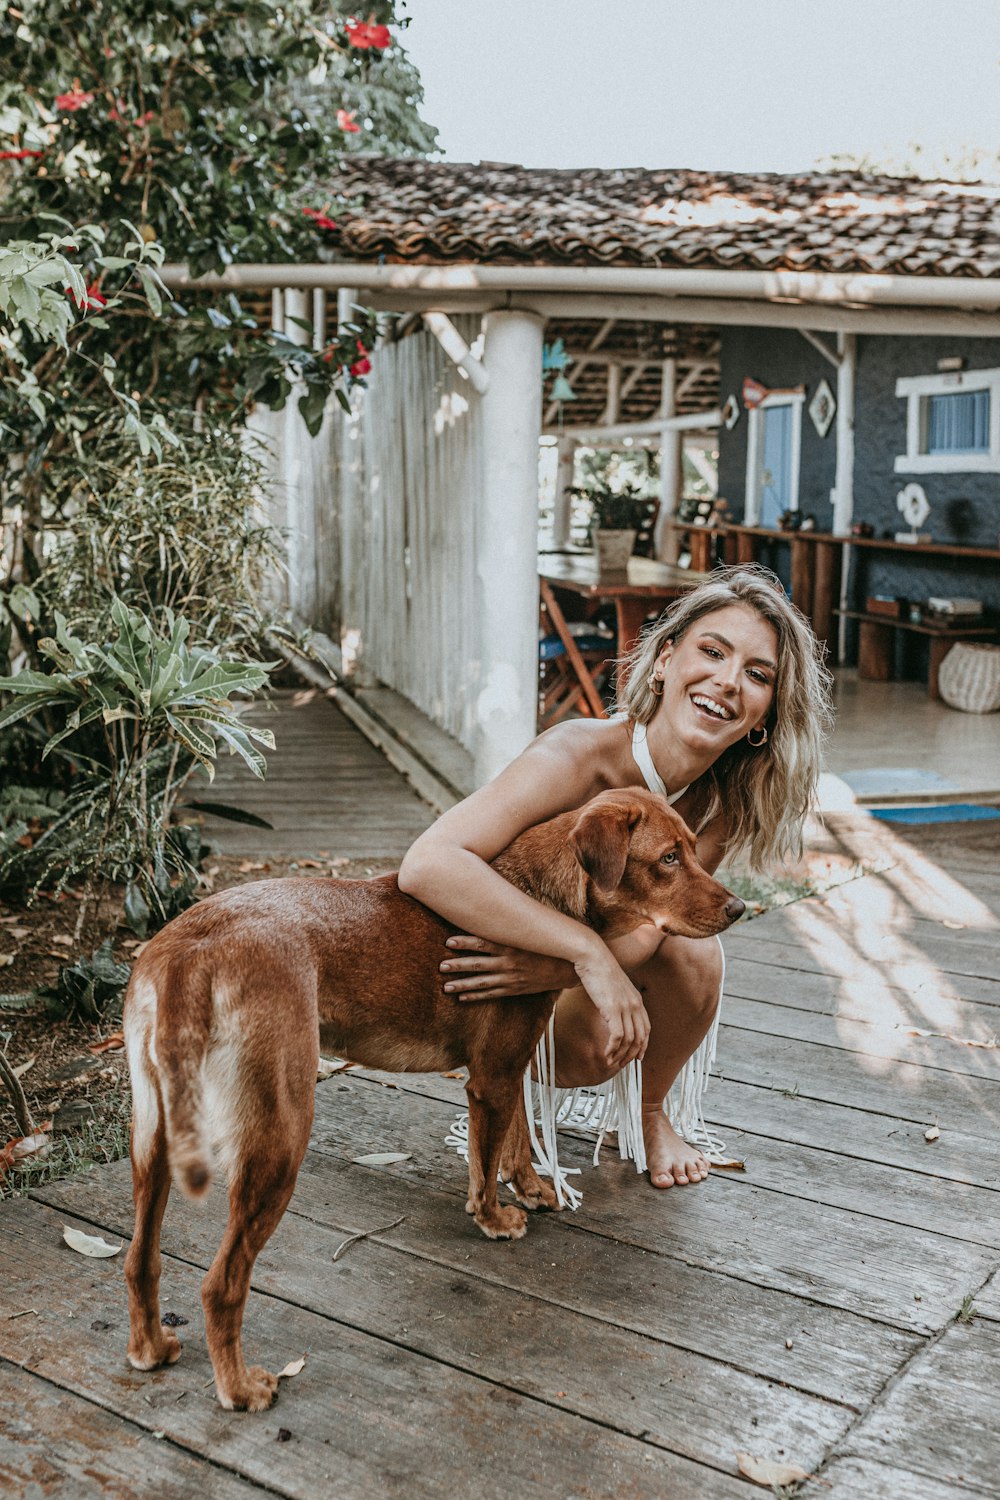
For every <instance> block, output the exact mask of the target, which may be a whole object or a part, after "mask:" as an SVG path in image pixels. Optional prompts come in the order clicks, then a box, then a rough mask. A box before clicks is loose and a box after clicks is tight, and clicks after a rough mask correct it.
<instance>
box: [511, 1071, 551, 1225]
mask: <svg viewBox="0 0 1000 1500" xmlns="http://www.w3.org/2000/svg"><path fill="white" fill-rule="evenodd" d="M500 1176H501V1177H502V1178H503V1180H504V1182H509V1183H510V1185H511V1187H512V1188H513V1189H514V1192H515V1193H516V1195H517V1201H518V1202H519V1203H523V1204H524V1206H525V1208H531V1209H536V1208H547V1209H551V1210H552V1211H553V1212H558V1211H559V1209H560V1207H561V1204H560V1202H559V1199H558V1198H557V1197H556V1190H555V1188H554V1187H553V1186H552V1183H551V1182H546V1181H545V1179H544V1178H543V1177H539V1175H538V1173H537V1172H536V1171H535V1166H534V1163H533V1162H532V1160H531V1137H530V1136H529V1135H528V1117H527V1115H526V1114H525V1112H524V1090H523V1088H522V1089H521V1090H520V1092H519V1093H518V1097H517V1102H516V1103H515V1105H514V1113H513V1115H512V1116H511V1121H510V1124H509V1125H508V1127H507V1136H506V1139H505V1140H504V1143H503V1151H502V1153H501V1156H500Z"/></svg>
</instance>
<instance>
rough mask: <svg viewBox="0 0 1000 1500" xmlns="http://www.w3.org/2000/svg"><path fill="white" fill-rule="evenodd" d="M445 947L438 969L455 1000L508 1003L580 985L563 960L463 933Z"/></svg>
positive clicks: (458, 934)
mask: <svg viewBox="0 0 1000 1500" xmlns="http://www.w3.org/2000/svg"><path fill="white" fill-rule="evenodd" d="M448 948H449V950H450V952H449V956H448V957H447V958H446V959H445V960H444V962H443V963H442V964H441V965H440V968H441V973H442V975H443V977H444V980H445V986H444V988H445V991H446V993H447V994H449V995H453V996H454V997H455V999H456V1000H509V999H511V998H512V997H514V996H516V995H540V994H544V992H545V991H546V990H564V989H566V988H567V987H568V986H569V985H575V984H578V983H579V980H578V979H577V974H576V970H575V969H574V967H573V965H572V964H571V963H567V962H566V960H565V959H562V958H546V957H545V956H544V955H543V954H541V953H527V952H526V951H525V950H524V949H523V948H510V947H508V946H507V945H506V944H504V943H490V942H487V940H486V939H485V938H479V937H472V936H470V935H469V934H468V933H464V932H463V933H456V935H455V936H454V937H451V938H449V939H448Z"/></svg>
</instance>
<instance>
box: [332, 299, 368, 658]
mask: <svg viewBox="0 0 1000 1500" xmlns="http://www.w3.org/2000/svg"><path fill="white" fill-rule="evenodd" d="M354 302H355V295H354V293H352V292H350V291H344V290H341V291H340V292H338V293H337V322H338V324H340V323H348V322H350V321H351V318H352V317H353V311H352V310H353V306H354ZM375 378H376V379H377V378H378V377H377V373H376V376H375ZM363 399H364V398H363V396H361V395H357V394H356V395H355V396H354V397H353V398H352V402H351V406H352V411H351V415H350V416H348V414H347V413H346V412H345V411H340V418H339V420H340V483H339V486H338V488H339V492H340V652H341V669H342V671H343V673H344V676H345V677H349V678H350V679H351V681H352V682H353V683H354V684H355V685H356V686H358V687H363V686H365V685H366V684H368V683H370V681H371V678H370V677H369V676H366V674H365V670H364V629H363V620H364V601H365V581H364V568H365V476H364V450H363V447H362V442H361V413H360V402H361V401H362V400H363ZM339 410H340V408H339V407H338V411H339Z"/></svg>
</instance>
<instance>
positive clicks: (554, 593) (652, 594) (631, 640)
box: [538, 552, 709, 718]
mask: <svg viewBox="0 0 1000 1500" xmlns="http://www.w3.org/2000/svg"><path fill="white" fill-rule="evenodd" d="M708 576H709V575H708V574H706V573H698V572H693V571H692V570H691V569H690V568H678V567H676V566H674V565H673V564H672V563H662V562H656V561H655V560H654V559H653V558H649V557H633V558H630V559H629V562H628V564H627V566H626V567H624V568H621V569H615V570H614V571H612V572H608V571H607V570H605V571H602V570H601V568H600V567H599V566H598V562H597V559H596V557H595V556H594V554H593V553H592V552H542V553H539V557H538V591H539V603H540V607H541V613H542V618H543V620H546V619H547V621H548V624H549V625H550V626H551V629H552V630H554V631H555V632H556V634H557V635H558V636H559V639H560V640H561V641H562V644H563V646H564V648H565V651H566V659H567V663H568V665H569V667H570V669H571V670H572V672H573V673H574V674H575V675H576V678H577V680H578V682H579V685H580V689H581V697H582V702H581V707H582V706H583V703H585V704H586V705H587V709H584V712H586V711H587V710H589V712H590V714H591V715H593V716H594V717H596V718H603V717H604V716H605V709H604V705H603V703H602V701H601V695H600V693H599V692H598V689H597V686H596V684H595V682H594V680H593V677H592V675H591V672H590V670H589V668H588V666H587V664H586V662H585V661H584V659H583V656H582V655H581V653H580V650H579V647H578V646H577V643H576V638H575V637H574V635H573V633H572V631H571V630H570V628H569V624H568V622H567V619H566V613H565V610H564V608H563V604H562V603H561V602H560V598H559V596H560V594H563V595H565V594H567V593H568V594H575V595H577V596H578V597H579V598H580V599H582V600H583V601H584V602H585V605H586V610H585V613H587V614H589V613H592V612H594V611H596V609H597V608H598V607H599V606H600V605H601V604H613V605H614V609H615V615H616V625H617V641H616V643H615V647H614V652H613V654H614V655H616V656H619V657H621V656H626V655H627V654H628V653H629V651H631V649H632V647H633V646H634V645H635V643H636V641H637V640H638V638H639V635H640V633H641V631H642V628H643V626H644V625H645V623H646V621H647V619H648V618H649V617H650V616H651V615H656V614H659V613H660V611H662V610H663V609H665V608H666V606H667V605H668V604H671V603H672V602H673V601H674V600H675V599H678V598H680V596H681V595H682V594H686V593H687V592H688V591H689V590H690V589H693V588H696V587H697V585H698V584H699V583H703V582H704V581H705V579H706V578H707V577H708ZM609 654H612V653H609Z"/></svg>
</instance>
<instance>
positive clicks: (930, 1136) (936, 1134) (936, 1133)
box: [924, 1125, 941, 1141]
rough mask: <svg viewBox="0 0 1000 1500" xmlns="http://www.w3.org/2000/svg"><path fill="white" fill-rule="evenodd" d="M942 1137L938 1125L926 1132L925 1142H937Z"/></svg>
mask: <svg viewBox="0 0 1000 1500" xmlns="http://www.w3.org/2000/svg"><path fill="white" fill-rule="evenodd" d="M940 1136H941V1132H940V1130H939V1129H938V1127H937V1126H936V1125H932V1126H931V1127H930V1129H929V1130H925V1131H924V1140H925V1141H936V1140H939V1139H940Z"/></svg>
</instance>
